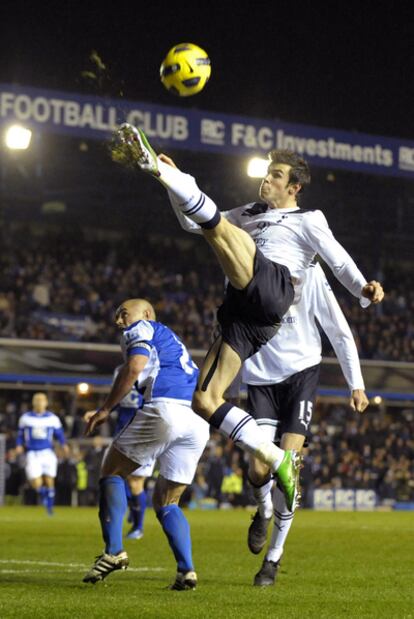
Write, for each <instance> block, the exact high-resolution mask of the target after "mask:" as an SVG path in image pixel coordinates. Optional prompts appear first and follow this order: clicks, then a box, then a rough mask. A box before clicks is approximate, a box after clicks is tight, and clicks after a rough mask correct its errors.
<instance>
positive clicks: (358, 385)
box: [309, 264, 365, 391]
mask: <svg viewBox="0 0 414 619" xmlns="http://www.w3.org/2000/svg"><path fill="white" fill-rule="evenodd" d="M312 270H313V276H312V277H313V283H314V286H313V291H314V308H315V315H316V318H317V319H318V322H319V324H320V325H321V327H322V329H323V330H324V331H325V333H326V335H327V336H328V338H329V341H330V342H331V344H332V347H333V349H334V351H335V354H336V356H337V358H338V361H339V364H340V366H341V369H342V372H343V375H344V377H345V380H346V382H347V384H348V387H349V389H350V391H353V390H354V389H365V385H364V379H363V378H362V372H361V364H360V362H359V357H358V351H357V347H356V344H355V340H354V337H353V335H352V331H351V329H350V327H349V324H348V322H347V320H346V318H345V316H344V314H343V312H342V310H341V308H340V307H339V303H338V301H337V300H336V297H335V295H334V293H333V292H332V289H331V287H330V285H329V283H328V281H327V279H326V277H325V274H324V272H323V270H322V268H321V266H320V265H319V264H317V265H316V266H315V267H314V268H313V269H312ZM309 283H310V282H309Z"/></svg>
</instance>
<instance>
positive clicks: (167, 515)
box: [157, 505, 194, 572]
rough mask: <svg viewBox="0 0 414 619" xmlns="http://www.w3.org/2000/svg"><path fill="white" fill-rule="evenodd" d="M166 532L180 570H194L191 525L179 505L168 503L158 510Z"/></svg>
mask: <svg viewBox="0 0 414 619" xmlns="http://www.w3.org/2000/svg"><path fill="white" fill-rule="evenodd" d="M157 518H158V520H159V521H160V523H161V526H162V528H163V529H164V533H165V535H166V536H167V538H168V541H169V544H170V546H171V550H172V551H173V553H174V557H175V558H176V561H177V569H178V571H180V572H189V571H191V570H193V569H194V568H193V557H192V553H191V535H190V525H189V524H188V522H187V519H186V517H185V516H184V514H183V512H182V511H181V509H180V508H179V507H178V505H166V506H165V507H161V509H160V510H159V511H158V512H157Z"/></svg>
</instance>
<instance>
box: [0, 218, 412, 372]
mask: <svg viewBox="0 0 414 619" xmlns="http://www.w3.org/2000/svg"><path fill="white" fill-rule="evenodd" d="M187 236H188V235H187ZM5 248H6V249H7V251H4V252H3V253H2V256H1V258H0V268H1V271H0V273H1V274H0V336H1V337H19V338H30V339H32V338H33V339H46V340H47V339H59V340H79V341H88V342H102V343H116V342H117V341H118V333H117V330H116V328H115V326H114V324H113V314H114V309H115V307H116V306H117V305H118V304H119V303H121V302H122V301H123V300H124V299H125V298H128V297H131V296H132V295H133V296H145V297H147V298H149V299H150V300H151V301H152V303H153V305H154V306H155V308H156V311H157V316H158V319H159V320H160V321H161V322H164V323H165V324H167V325H169V326H170V327H171V328H172V329H173V330H174V331H175V332H176V333H177V334H178V335H179V336H180V337H181V338H182V339H183V341H184V342H185V343H186V345H187V346H188V347H189V348H193V349H206V348H208V346H209V344H210V340H209V337H210V336H209V334H210V332H211V327H212V325H213V324H214V320H215V312H216V308H217V307H218V305H219V304H220V301H221V298H222V293H223V287H224V282H223V279H222V277H221V274H220V270H219V268H218V267H217V266H216V263H215V261H214V260H213V259H212V256H211V255H210V254H209V249H208V248H207V247H206V246H205V244H204V243H200V242H199V241H198V239H196V240H195V242H194V240H193V239H192V237H190V238H187V237H183V236H182V235H181V236H180V235H177V236H176V237H174V238H173V239H169V238H166V237H163V236H160V235H155V236H153V237H151V236H150V237H149V239H148V240H146V242H145V244H142V243H141V242H140V240H139V238H133V237H131V238H122V239H119V240H112V241H111V242H108V241H106V240H105V241H100V240H89V241H86V240H82V235H81V234H79V235H77V236H76V237H73V236H72V238H71V235H70V234H69V233H66V234H65V236H64V237H60V236H56V235H50V236H48V237H46V238H44V237H39V238H37V239H36V237H33V235H28V234H27V233H25V232H24V230H21V231H20V233H19V235H16V234H15V235H14V237H7V239H5ZM328 277H330V273H328ZM330 279H331V278H330ZM382 279H383V282H384V288H385V290H386V291H387V295H386V298H385V300H384V302H383V303H382V304H381V305H379V306H375V307H371V308H368V309H367V310H363V309H361V308H360V307H359V304H358V303H357V302H356V300H355V299H353V298H351V297H350V295H349V294H347V293H345V294H344V293H343V289H342V290H341V287H340V286H338V289H337V288H336V285H335V282H332V285H333V286H334V288H335V291H337V292H338V295H339V300H340V304H341V307H342V309H343V311H344V313H345V315H346V317H347V319H348V321H349V323H350V325H351V328H352V330H353V332H354V336H355V339H356V342H357V347H358V351H359V354H360V357H361V358H362V359H380V360H392V361H414V337H413V335H414V319H413V316H414V292H413V290H414V288H413V277H412V275H411V274H406V275H404V273H403V272H402V271H399V277H398V278H396V277H395V276H394V273H393V272H392V270H389V271H388V272H385V273H384V275H383V277H382ZM379 336H380V337H379ZM324 354H325V355H330V354H331V350H330V347H329V346H328V345H327V343H326V342H325V346H324Z"/></svg>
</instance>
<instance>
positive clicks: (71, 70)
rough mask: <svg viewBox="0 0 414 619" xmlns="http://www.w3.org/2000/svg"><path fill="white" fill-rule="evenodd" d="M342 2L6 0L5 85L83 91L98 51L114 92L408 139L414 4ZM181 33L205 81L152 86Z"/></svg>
mask: <svg viewBox="0 0 414 619" xmlns="http://www.w3.org/2000/svg"><path fill="white" fill-rule="evenodd" d="M337 4H338V5H339V3H335V2H332V3H329V2H324V3H321V4H320V5H319V4H318V3H315V2H303V3H300V2H294V3H293V2H290V3H284V2H279V3H278V2H259V1H257V2H253V1H251V2H243V1H240V2H226V1H223V2H221V3H216V2H214V1H210V2H209V1H207V2H203V3H199V2H171V1H170V2H169V3H168V6H167V7H165V6H164V5H165V3H161V2H157V1H154V2H152V3H150V2H143V1H142V0H141V1H140V2H134V3H132V2H129V3H122V2H118V3H112V4H110V5H109V6H107V7H106V8H103V3H97V2H87V1H86V0H85V2H83V3H78V2H62V1H60V2H25V3H19V2H13V3H12V2H7V1H6V2H3V3H2V7H3V16H2V19H1V26H0V28H1V32H0V34H1V36H0V46H1V58H2V68H1V70H0V81H1V82H16V83H19V84H23V85H32V86H38V87H45V88H56V89H64V90H74V91H79V90H81V89H82V90H83V91H84V92H86V91H87V85H86V84H85V83H82V80H81V79H80V73H81V71H82V69H84V68H86V67H87V65H88V62H87V58H88V55H89V53H90V52H91V50H92V49H96V50H97V51H98V53H99V54H100V55H101V57H102V58H103V60H104V61H105V63H106V64H107V65H108V67H109V70H110V74H111V76H112V81H113V87H112V88H111V92H110V94H111V95H113V96H115V95H116V93H117V86H118V85H119V84H120V83H121V82H123V89H124V94H125V96H126V97H127V98H129V99H136V100H146V101H152V102H158V103H163V104H169V105H183V106H185V107H193V106H194V107H198V108H200V109H206V110H215V111H222V112H227V113H235V114H243V115H252V116H258V117H265V118H266V117H269V118H281V119H283V120H289V121H293V122H303V123H309V124H316V125H322V126H331V127H337V128H343V129H350V130H357V131H363V132H367V133H375V134H382V135H388V136H397V137H398V136H400V137H406V138H410V139H414V118H413V110H414V43H413V41H414V9H413V8H412V6H413V3H412V2H411V3H410V2H398V1H395V2H393V3H386V4H385V3H384V8H379V6H380V3H379V2H371V1H369V0H367V1H365V2H363V1H362V0H360V2H359V3H356V2H353V1H349V2H343V3H341V5H340V8H337V7H335V5H337ZM149 5H150V6H149ZM331 5H332V7H333V8H331ZM183 41H191V42H194V43H197V44H199V45H200V46H202V47H204V48H205V49H206V50H207V51H208V52H209V55H210V57H211V61H212V77H211V80H210V83H209V84H208V86H207V88H206V89H205V91H204V92H202V93H201V94H199V95H196V96H195V97H190V98H188V99H178V98H175V97H173V96H172V95H170V94H169V93H167V92H166V91H164V90H163V87H162V85H161V83H160V82H159V65H160V62H161V60H162V58H163V56H164V54H165V53H166V52H167V50H168V49H169V48H170V47H171V46H172V45H174V44H176V43H180V42H183ZM91 92H92V91H91Z"/></svg>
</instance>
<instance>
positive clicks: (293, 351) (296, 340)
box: [242, 264, 364, 391]
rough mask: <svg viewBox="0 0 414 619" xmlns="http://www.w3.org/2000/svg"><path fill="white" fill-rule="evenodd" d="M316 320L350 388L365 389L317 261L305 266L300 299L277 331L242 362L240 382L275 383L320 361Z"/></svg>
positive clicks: (350, 339) (349, 337) (351, 345)
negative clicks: (305, 270) (306, 268)
mask: <svg viewBox="0 0 414 619" xmlns="http://www.w3.org/2000/svg"><path fill="white" fill-rule="evenodd" d="M316 321H318V322H319V324H320V325H321V327H322V329H323V330H324V331H325V333H326V335H327V336H328V338H329V340H330V342H331V344H332V347H333V349H334V351H335V354H336V356H337V358H338V361H339V363H340V365H341V368H342V372H343V374H344V376H345V379H346V382H347V384H348V386H349V389H350V390H351V391H352V390H354V389H364V381H363V378H362V374H361V367H360V363H359V358H358V352H357V348H356V345H355V341H354V338H353V335H352V332H351V329H350V328H349V325H348V323H347V321H346V318H345V316H344V314H343V313H342V310H341V308H340V307H339V304H338V302H337V300H336V298H335V295H334V293H333V292H332V289H331V287H330V286H329V283H328V281H327V279H326V277H325V274H324V272H323V270H322V268H321V266H320V265H319V264H315V265H311V266H310V267H309V268H308V270H307V277H306V284H305V286H304V288H303V291H302V296H301V299H300V301H299V303H298V304H297V305H292V306H291V307H290V308H289V310H288V312H287V314H285V316H284V317H283V319H282V326H281V328H280V329H279V331H278V332H277V334H276V335H275V336H274V337H273V338H272V339H271V340H270V341H269V342H268V343H267V344H266V345H265V346H263V347H262V348H261V349H260V350H259V352H257V353H256V354H255V355H253V357H250V359H247V360H246V361H245V362H244V365H243V370H242V378H243V382H244V383H246V384H249V385H270V384H276V383H280V382H282V381H284V380H285V379H286V378H288V377H289V376H292V375H293V374H296V373H297V372H301V371H302V370H304V369H306V368H309V367H312V366H314V365H317V364H318V363H320V362H321V359H322V345H321V337H320V334H319V330H318V326H317V322H316Z"/></svg>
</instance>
